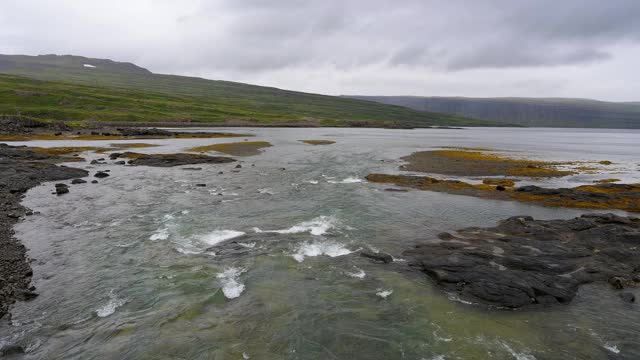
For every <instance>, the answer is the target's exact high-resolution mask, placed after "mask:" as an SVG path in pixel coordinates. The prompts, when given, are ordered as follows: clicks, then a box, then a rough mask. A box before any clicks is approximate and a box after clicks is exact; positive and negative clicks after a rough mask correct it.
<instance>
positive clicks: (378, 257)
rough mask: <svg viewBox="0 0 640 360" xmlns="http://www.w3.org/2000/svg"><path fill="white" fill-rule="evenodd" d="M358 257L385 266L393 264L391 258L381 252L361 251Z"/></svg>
mask: <svg viewBox="0 0 640 360" xmlns="http://www.w3.org/2000/svg"><path fill="white" fill-rule="evenodd" d="M360 256H362V257H365V258H368V259H371V260H373V261H376V262H381V263H385V264H388V263H390V262H393V257H392V256H391V255H389V254H385V253H382V252H378V253H374V252H371V251H362V252H360Z"/></svg>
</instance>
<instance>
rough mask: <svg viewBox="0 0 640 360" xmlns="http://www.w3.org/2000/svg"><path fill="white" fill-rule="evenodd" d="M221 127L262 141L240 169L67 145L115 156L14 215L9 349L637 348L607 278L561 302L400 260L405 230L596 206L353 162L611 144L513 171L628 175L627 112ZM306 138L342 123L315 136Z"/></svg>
mask: <svg viewBox="0 0 640 360" xmlns="http://www.w3.org/2000/svg"><path fill="white" fill-rule="evenodd" d="M194 130H196V129H194ZM198 130H201V131H207V130H206V129H198ZM223 130H224V131H231V132H239V133H245V134H251V135H255V136H254V137H252V138H250V139H251V140H252V141H253V140H256V141H269V142H271V143H272V144H273V147H270V148H267V149H264V152H263V153H262V154H260V155H256V156H247V157H236V158H237V159H238V160H240V163H241V165H242V168H241V169H235V166H236V163H231V164H222V165H194V166H189V167H202V170H200V171H194V170H184V169H183V168H184V167H181V166H179V167H174V168H152V167H143V166H142V167H130V166H118V165H112V164H109V165H93V166H90V165H89V164H88V162H80V163H71V164H69V166H77V167H82V168H87V169H89V170H91V171H92V174H93V172H94V171H96V170H104V169H109V170H110V171H111V172H110V174H111V176H110V177H108V178H106V179H100V180H99V183H98V184H90V183H88V184H81V185H72V186H71V187H70V189H71V192H70V193H69V194H66V195H63V196H56V195H54V194H52V190H53V183H47V184H44V185H42V186H39V187H37V188H34V189H32V190H31V191H29V192H28V194H27V196H26V197H25V199H24V204H25V205H26V206H27V207H30V208H31V209H33V210H34V211H37V212H38V213H37V214H36V215H34V216H30V217H28V218H26V219H25V220H24V221H23V222H22V223H20V224H18V225H17V226H16V233H17V237H18V238H19V239H21V240H22V241H23V243H24V244H25V245H26V246H27V247H28V248H29V255H30V256H31V257H32V258H33V259H34V260H33V263H32V267H33V270H34V278H33V280H34V284H35V286H36V287H37V292H38V293H39V294H40V296H38V297H37V298H36V299H34V300H32V301H29V302H21V303H18V304H16V305H15V306H14V307H13V310H12V313H13V318H12V320H11V322H10V323H7V322H6V321H5V322H3V323H2V324H0V347H2V345H3V344H4V345H8V344H15V345H20V346H22V347H23V348H24V349H25V351H26V353H25V354H23V355H17V356H15V358H18V359H20V358H24V359H301V360H307V359H323V360H324V359H349V360H355V359H367V360H369V359H417V360H419V359H425V360H435V359H439V360H443V359H519V360H525V359H527V360H530V359H538V360H542V359H640V321H639V320H640V308H639V307H638V306H639V305H637V304H635V305H634V304H625V303H623V302H622V301H621V300H620V299H619V298H618V295H617V294H616V293H615V292H614V291H612V290H610V289H608V288H607V287H606V286H605V285H589V286H584V287H582V288H581V290H580V292H579V294H578V296H577V297H576V298H575V299H574V301H573V302H572V303H571V304H570V305H566V306H557V307H553V308H549V309H539V310H532V311H510V310H496V309H493V310H492V309H487V308H486V307H484V306H480V305H477V304H470V303H467V302H465V301H462V300H460V299H457V298H456V297H455V296H453V295H451V294H447V293H444V292H442V291H441V290H439V289H437V288H436V287H435V286H434V285H433V284H432V283H431V282H430V281H429V280H428V279H427V278H426V276H423V275H421V274H416V273H412V272H405V271H401V269H403V268H404V266H405V265H406V260H405V259H404V258H403V256H402V252H403V251H404V250H405V249H409V248H411V247H412V246H413V245H414V244H416V243H417V242H419V241H420V240H422V239H432V238H434V237H435V236H436V234H438V233H440V232H443V231H454V230H455V229H459V228H463V227H468V226H493V225H495V224H496V222H497V221H499V220H502V219H505V218H507V217H510V216H515V215H531V216H533V217H534V218H538V219H555V218H572V217H575V216H579V215H581V214H584V213H589V212H591V211H590V210H581V209H563V208H545V207H540V206H536V205H532V204H523V203H517V202H506V201H497V200H485V199H478V198H473V197H466V196H456V195H448V194H443V193H436V192H427V191H409V192H406V193H399V192H388V191H384V188H385V187H388V186H384V184H383V185H380V184H370V183H367V182H366V180H364V177H365V176H366V175H367V174H369V173H373V172H386V173H398V172H400V170H398V167H399V165H401V164H402V161H401V160H399V158H400V157H402V156H405V155H409V154H411V153H412V152H414V151H418V150H431V149H435V148H438V147H441V146H464V147H483V148H494V149H499V150H502V151H504V152H505V153H507V154H509V155H511V156H520V157H526V158H533V159H546V160H563V161H565V160H566V161H601V160H609V161H612V162H614V164H612V165H608V166H604V165H602V166H599V165H596V166H598V167H599V168H600V173H599V174H583V175H575V176H570V177H566V178H561V179H553V180H545V181H534V180H532V181H523V182H521V183H520V184H526V183H536V184H542V185H545V186H577V185H580V184H586V183H591V182H592V181H593V180H595V179H603V178H612V177H614V178H619V179H622V180H623V181H624V182H640V171H639V170H640V156H639V155H640V131H638V130H606V129H605V130H602V129H598V130H582V129H580V130H576V129H541V128H538V129H510V128H476V129H462V130H455V129H421V130H391V129H337V128H316V129H295V128H287V129H265V128H239V129H233V128H230V129H212V130H211V131H223ZM303 139H319V140H334V141H336V143H335V144H333V145H327V146H312V145H307V144H303V143H301V142H300V141H299V140H303ZM243 140H244V139H243V138H236V139H170V140H148V141H141V140H132V141H129V142H148V143H154V144H158V145H161V146H159V147H154V148H145V149H133V151H137V152H147V153H172V152H178V151H184V149H186V148H189V147H192V146H198V145H207V144H212V143H218V142H234V141H243ZM113 142H116V141H32V142H23V143H17V144H27V145H30V146H85V145H95V146H108V144H109V143H113ZM117 142H127V141H117ZM84 156H86V158H87V160H88V161H90V160H91V159H94V158H97V157H104V155H99V154H92V153H87V154H84ZM235 170H237V172H234V171H235ZM220 172H222V173H220ZM439 177H442V178H445V177H443V176H439ZM447 178H451V177H447ZM465 180H469V181H478V179H476V178H468V179H465ZM196 184H206V186H205V187H201V186H196ZM617 213H619V214H622V215H624V214H625V213H624V212H617ZM361 249H368V250H373V251H383V252H386V253H389V254H391V255H392V256H393V257H394V260H395V261H394V263H393V264H389V265H380V264H373V263H371V262H369V261H367V260H366V259H364V258H361V257H359V256H357V253H358V251H359V250H361ZM399 270H400V271H399ZM635 293H636V296H637V297H640V292H638V291H635Z"/></svg>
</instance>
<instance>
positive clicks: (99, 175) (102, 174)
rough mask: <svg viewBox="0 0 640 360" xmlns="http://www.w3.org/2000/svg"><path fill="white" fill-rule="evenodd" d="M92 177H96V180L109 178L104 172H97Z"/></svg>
mask: <svg viewBox="0 0 640 360" xmlns="http://www.w3.org/2000/svg"><path fill="white" fill-rule="evenodd" d="M93 176H95V177H97V178H98V179H102V178H106V177H107V176H109V174H108V173H107V172H105V171H98V172H97V173H95V175H93Z"/></svg>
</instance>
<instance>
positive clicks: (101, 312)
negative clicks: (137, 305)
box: [96, 290, 127, 317]
mask: <svg viewBox="0 0 640 360" xmlns="http://www.w3.org/2000/svg"><path fill="white" fill-rule="evenodd" d="M126 302H127V299H121V298H118V296H117V295H116V293H115V292H114V291H113V290H111V291H110V292H109V301H108V302H107V303H106V304H105V305H104V306H102V307H100V308H98V309H97V310H96V315H98V316H99V317H107V316H109V315H111V314H113V313H114V312H116V309H117V308H119V307H120V306H122V305H124V304H125V303H126Z"/></svg>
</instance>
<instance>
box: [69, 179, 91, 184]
mask: <svg viewBox="0 0 640 360" xmlns="http://www.w3.org/2000/svg"><path fill="white" fill-rule="evenodd" d="M86 182H87V181H86V180H82V179H73V180H71V183H72V184H74V185H75V184H85V183H86Z"/></svg>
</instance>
